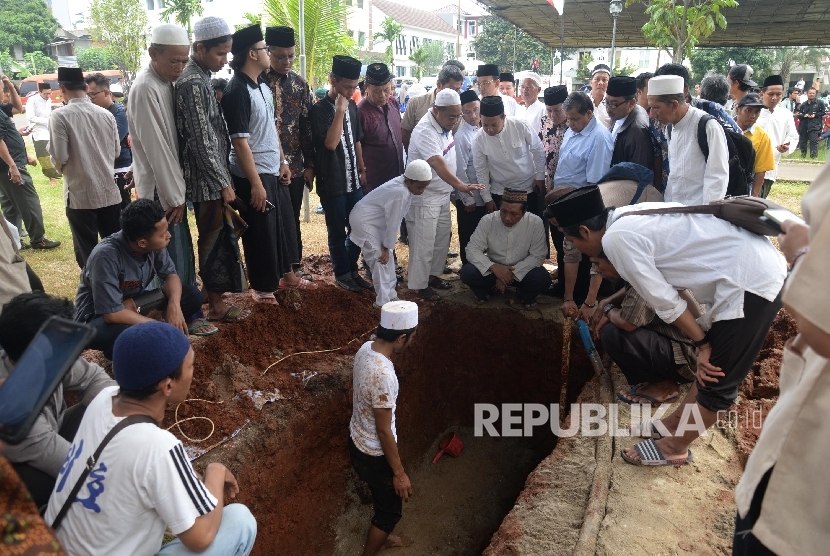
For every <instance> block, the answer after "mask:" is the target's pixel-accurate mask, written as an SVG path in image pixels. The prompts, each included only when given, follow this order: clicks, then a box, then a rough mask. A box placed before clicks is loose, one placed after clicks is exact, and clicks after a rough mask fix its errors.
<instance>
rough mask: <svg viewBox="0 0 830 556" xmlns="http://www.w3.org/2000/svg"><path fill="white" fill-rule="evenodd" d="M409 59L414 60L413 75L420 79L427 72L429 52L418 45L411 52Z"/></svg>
mask: <svg viewBox="0 0 830 556" xmlns="http://www.w3.org/2000/svg"><path fill="white" fill-rule="evenodd" d="M409 59H410V60H412V61H413V62H415V70H414V72H415V75H414V76H413V77H415V78H417V79H420V78H422V77H423V76H424V74H425V73H429V70H428V69H427V65H428V64H429V52H427V50H426V49H425V48H424V47H423V46H419V47H418V50H416V51H415V52H413V53H412V54H411V55H410V56H409Z"/></svg>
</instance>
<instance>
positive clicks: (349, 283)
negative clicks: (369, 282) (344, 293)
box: [334, 278, 363, 293]
mask: <svg viewBox="0 0 830 556" xmlns="http://www.w3.org/2000/svg"><path fill="white" fill-rule="evenodd" d="M334 285H335V286H337V287H338V288H343V289H344V290H349V291H350V292H354V293H360V292H362V291H363V288H361V287H360V286H358V285H357V284H356V283H355V281H354V280H352V279H351V278H343V279H342V280H335V281H334Z"/></svg>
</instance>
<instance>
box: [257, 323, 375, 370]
mask: <svg viewBox="0 0 830 556" xmlns="http://www.w3.org/2000/svg"><path fill="white" fill-rule="evenodd" d="M376 328H377V327H373V328H372V329H371V330H367V331H366V332H364V333H363V334H361V335H360V336H358V337H357V338H352V339H351V340H349V341H348V342H346V343H345V344H343V345H342V346H340V347H338V348H333V349H319V350H316V351H298V352H296V353H291V354H289V355H286V356H285V357H281V358H279V359H277V360H276V361H274V362H273V363H271V364H270V365H268V366H267V367H265V370H264V371H262V374H261V375H259V376H263V375H265V373H267V372H268V371H269V370H271V367H273V366H275V365H277V364H278V363H282V362H283V361H285V360H286V359H288V358H290V357H294V356H295V355H304V354H309V353H329V352H331V351H340V350H341V349H343V348H345V347H348V346H349V344H351V343H352V342H356V341H358V340H359V339H361V338H362V337H363V336H365V335H366V334H369V333H370V332H374V331H375V329H376Z"/></svg>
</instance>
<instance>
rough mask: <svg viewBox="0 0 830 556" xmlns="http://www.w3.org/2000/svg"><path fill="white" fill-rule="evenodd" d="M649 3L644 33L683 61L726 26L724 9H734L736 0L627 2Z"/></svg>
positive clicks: (631, 0) (633, 0)
mask: <svg viewBox="0 0 830 556" xmlns="http://www.w3.org/2000/svg"><path fill="white" fill-rule="evenodd" d="M635 3H641V4H644V5H645V6H646V15H647V16H648V17H649V20H648V23H646V24H645V25H643V35H645V37H646V39H648V40H649V42H651V44H653V45H654V46H656V47H657V48H665V49H666V50H668V49H671V55H672V62H674V63H676V64H680V63H682V62H683V59H684V58H687V57H688V56H689V55H690V54H691V52H692V49H693V48H694V47H695V46H697V43H698V41H700V39H701V38H705V37H708V36H709V35H711V34H712V33H714V32H715V29H716V28H720V29H726V18H725V17H724V16H723V14H722V13H721V10H722V9H723V8H735V7H737V6H738V2H736V0H625V5H626V6H630V5H631V4H635Z"/></svg>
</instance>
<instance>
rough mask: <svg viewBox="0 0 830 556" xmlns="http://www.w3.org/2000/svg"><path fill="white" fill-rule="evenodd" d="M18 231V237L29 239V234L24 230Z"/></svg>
mask: <svg viewBox="0 0 830 556" xmlns="http://www.w3.org/2000/svg"><path fill="white" fill-rule="evenodd" d="M18 231H19V232H20V237H29V232H27V231H26V229H25V228H21V229H20V230H18Z"/></svg>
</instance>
